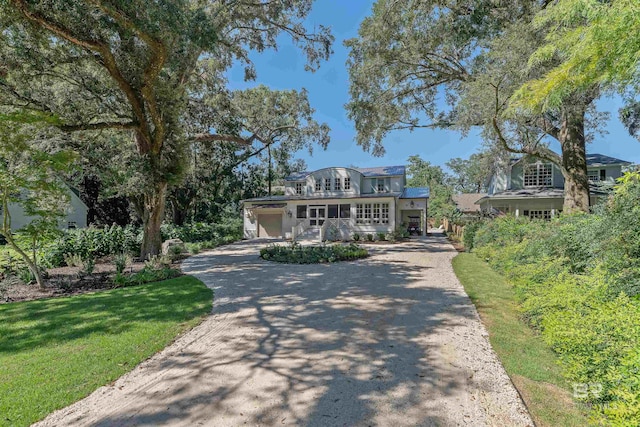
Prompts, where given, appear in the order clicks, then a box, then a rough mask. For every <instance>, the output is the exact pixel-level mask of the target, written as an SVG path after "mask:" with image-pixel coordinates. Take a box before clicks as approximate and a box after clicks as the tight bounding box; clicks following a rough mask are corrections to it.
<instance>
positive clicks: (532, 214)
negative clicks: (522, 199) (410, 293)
mask: <svg viewBox="0 0 640 427" xmlns="http://www.w3.org/2000/svg"><path fill="white" fill-rule="evenodd" d="M523 213H524V215H525V216H528V217H529V218H531V219H547V220H548V219H551V211H550V210H536V211H524V212H523Z"/></svg>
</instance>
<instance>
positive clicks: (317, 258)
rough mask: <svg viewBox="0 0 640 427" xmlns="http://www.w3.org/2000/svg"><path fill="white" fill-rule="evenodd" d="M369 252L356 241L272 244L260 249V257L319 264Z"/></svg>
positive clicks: (269, 259) (293, 262)
mask: <svg viewBox="0 0 640 427" xmlns="http://www.w3.org/2000/svg"><path fill="white" fill-rule="evenodd" d="M367 256H369V252H368V251H367V250H366V249H363V248H361V247H360V246H358V245H357V244H355V243H350V244H348V245H341V244H335V245H322V246H301V245H300V244H298V243H295V242H293V243H292V244H291V245H290V246H279V245H271V246H267V247H266V248H263V249H261V250H260V257H262V259H265V260H268V261H275V262H283V263H291V264H318V263H325V262H338V261H348V260H355V259H360V258H366V257H367Z"/></svg>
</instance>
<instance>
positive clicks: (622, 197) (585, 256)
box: [472, 172, 640, 426]
mask: <svg viewBox="0 0 640 427" xmlns="http://www.w3.org/2000/svg"><path fill="white" fill-rule="evenodd" d="M639 200H640V173H638V172H634V173H629V174H626V175H625V176H624V177H623V178H622V179H621V182H620V184H619V185H618V186H617V187H616V189H615V190H614V194H613V195H612V196H611V198H610V199H609V200H608V201H607V202H606V203H604V204H602V205H600V206H597V207H595V208H594V213H593V214H590V215H588V214H576V215H568V216H560V217H559V218H556V219H553V220H552V221H551V222H545V221H539V220H529V219H527V218H515V217H510V216H508V217H504V218H498V219H496V220H493V221H489V222H486V223H484V224H482V225H481V226H480V227H479V229H478V230H477V232H476V233H475V236H474V237H473V243H472V246H473V247H474V251H475V253H476V254H477V255H478V256H479V257H481V258H483V259H485V260H486V261H488V262H489V264H490V265H491V266H492V267H493V268H495V269H496V270H498V271H499V272H501V273H502V274H504V275H505V277H507V278H508V280H509V281H510V282H511V283H512V284H513V285H514V288H515V292H516V294H517V296H518V298H519V301H520V304H521V309H522V315H523V317H524V318H525V319H526V320H527V321H528V322H529V324H530V325H531V326H532V327H534V328H535V329H537V330H538V331H540V333H541V335H542V337H543V338H544V340H545V341H546V342H547V343H548V344H549V345H550V346H551V348H552V349H553V350H554V351H555V352H556V353H557V354H558V356H559V359H560V361H561V363H562V368H563V371H564V374H565V376H566V377H567V379H568V381H569V382H570V383H571V384H572V386H573V387H574V395H575V397H576V398H577V399H579V400H581V401H583V402H584V403H585V404H587V405H588V407H589V408H590V409H591V418H592V421H593V422H594V424H597V425H611V426H630V425H640V380H638V378H640V358H639V357H638V355H639V353H640V352H639V349H640V204H639V203H638V201H639Z"/></svg>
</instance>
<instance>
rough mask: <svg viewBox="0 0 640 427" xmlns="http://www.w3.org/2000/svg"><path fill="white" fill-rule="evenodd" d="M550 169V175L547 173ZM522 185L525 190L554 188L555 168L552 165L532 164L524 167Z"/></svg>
mask: <svg viewBox="0 0 640 427" xmlns="http://www.w3.org/2000/svg"><path fill="white" fill-rule="evenodd" d="M546 169H549V173H548V174H547V173H546ZM522 185H523V187H525V188H531V187H552V186H553V166H552V165H551V163H530V164H526V165H524V167H523V169H522Z"/></svg>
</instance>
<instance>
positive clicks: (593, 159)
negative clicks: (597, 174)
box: [587, 153, 631, 166]
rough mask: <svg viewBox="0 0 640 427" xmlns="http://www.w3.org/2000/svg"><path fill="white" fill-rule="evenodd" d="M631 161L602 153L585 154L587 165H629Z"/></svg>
mask: <svg viewBox="0 0 640 427" xmlns="http://www.w3.org/2000/svg"><path fill="white" fill-rule="evenodd" d="M630 164H631V162H627V161H625V160H620V159H616V158H615V157H609V156H605V155H604V154H598V153H593V154H587V166H608V165H630Z"/></svg>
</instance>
